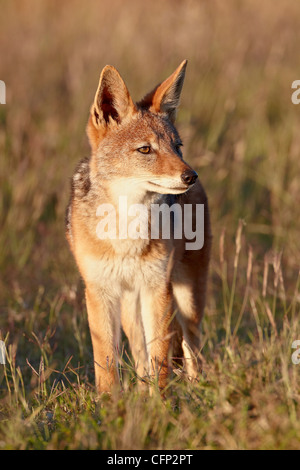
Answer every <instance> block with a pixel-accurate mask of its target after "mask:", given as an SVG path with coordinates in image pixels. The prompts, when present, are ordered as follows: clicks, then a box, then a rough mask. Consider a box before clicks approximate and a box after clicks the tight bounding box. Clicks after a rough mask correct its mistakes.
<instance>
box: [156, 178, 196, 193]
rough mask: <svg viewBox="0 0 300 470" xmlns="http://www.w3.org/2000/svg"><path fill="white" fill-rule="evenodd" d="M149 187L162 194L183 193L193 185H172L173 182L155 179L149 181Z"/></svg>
mask: <svg viewBox="0 0 300 470" xmlns="http://www.w3.org/2000/svg"><path fill="white" fill-rule="evenodd" d="M148 188H149V189H150V190H152V191H154V192H157V193H162V194H182V193H185V192H186V191H188V190H189V189H190V188H191V186H189V185H183V184H180V185H179V184H178V185H174V186H171V184H160V183H157V182H154V181H148Z"/></svg>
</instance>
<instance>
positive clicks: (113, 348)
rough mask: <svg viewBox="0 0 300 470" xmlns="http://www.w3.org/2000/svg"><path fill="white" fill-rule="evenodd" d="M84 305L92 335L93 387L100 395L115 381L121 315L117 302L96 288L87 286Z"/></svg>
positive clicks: (108, 389) (116, 377)
mask: <svg viewBox="0 0 300 470" xmlns="http://www.w3.org/2000/svg"><path fill="white" fill-rule="evenodd" d="M86 304H87V311H88V320H89V327H90V332H91V338H92V344H93V352H94V365H95V379H96V388H97V391H98V392H99V393H101V392H109V391H111V389H112V387H113V385H114V384H115V383H117V382H118V369H117V364H118V356H117V353H118V344H119V336H120V318H119V316H120V313H119V305H118V302H117V301H113V300H112V299H111V298H109V297H108V296H107V295H105V292H104V291H102V290H101V289H97V288H95V287H92V288H90V287H87V289H86Z"/></svg>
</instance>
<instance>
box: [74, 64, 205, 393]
mask: <svg viewBox="0 0 300 470" xmlns="http://www.w3.org/2000/svg"><path fill="white" fill-rule="evenodd" d="M185 69H186V61H184V62H182V64H181V65H180V66H179V67H178V68H177V69H176V70H175V72H174V73H173V74H172V75H171V76H170V77H169V78H168V79H167V80H165V81H164V82H162V83H161V84H160V85H158V86H157V87H156V88H155V89H154V90H153V91H152V92H150V93H149V94H148V95H146V97H145V98H144V99H143V100H141V101H140V102H139V103H137V104H134V103H133V101H132V99H131V97H130V94H129V92H128V90H127V87H126V85H125V83H124V82H123V80H122V78H121V77H120V75H119V73H118V72H117V71H116V70H115V69H114V67H111V66H106V67H105V68H104V69H103V71H102V73H101V76H100V81H99V86H98V89H97V92H96V96H95V100H94V103H93V105H92V107H91V115H90V118H89V121H88V126H87V134H88V137H89V140H90V143H91V148H92V155H91V157H90V159H85V160H83V161H82V162H80V164H79V166H78V168H77V170H76V171H75V173H74V176H73V181H72V195H71V200H70V204H69V207H68V211H67V238H68V241H69V244H70V247H71V250H72V252H73V254H74V257H75V260H76V262H77V265H78V268H79V271H80V273H81V275H82V277H83V280H84V282H85V285H86V303H87V310H88V319H89V326H90V331H91V337H92V343H93V351H94V364H95V375H96V386H97V389H98V391H99V392H103V391H110V390H111V388H112V386H113V385H114V384H115V383H117V381H118V374H117V362H118V354H119V337H120V328H121V323H122V327H123V329H124V331H125V334H126V335H127V337H128V339H129V343H130V346H131V350H132V355H133V357H134V360H135V364H136V368H137V373H138V376H140V377H143V376H148V377H149V376H153V377H156V378H157V379H158V385H159V387H160V388H163V387H165V385H166V379H167V373H168V368H169V364H170V361H169V359H170V358H169V354H170V346H171V343H172V345H173V355H175V357H178V359H180V358H181V357H182V355H184V364H185V368H186V372H187V374H188V376H189V377H191V378H197V376H198V374H199V371H200V361H199V347H200V339H199V326H200V322H201V319H202V315H203V310H204V305H205V294H206V282H207V271H208V264H209V255H210V245H211V234H210V222H209V212H208V205H207V198H206V195H205V192H204V190H203V188H202V186H201V184H200V182H199V180H197V181H196V182H195V183H194V184H193V185H191V186H188V185H187V183H185V182H184V181H183V179H182V175H183V174H184V173H185V172H186V171H191V168H190V166H189V165H188V164H187V163H186V162H184V160H183V159H182V155H181V151H180V148H179V145H180V144H181V141H180V137H179V135H178V132H177V130H176V128H175V127H174V121H175V115H176V110H177V107H178V104H179V97H180V92H181V88H182V84H183V80H184V74H185ZM145 146H147V147H148V146H149V147H150V149H151V150H150V152H149V154H146V155H144V154H142V153H140V152H139V151H138V149H140V148H141V147H145ZM120 196H126V197H127V200H128V204H133V203H134V204H144V205H145V206H146V207H147V208H148V209H149V214H150V206H151V204H152V203H158V204H162V203H166V204H168V205H169V206H170V205H172V204H173V203H175V202H176V203H178V204H181V205H184V204H192V205H193V206H195V205H196V204H204V205H205V234H204V246H203V248H202V249H200V250H194V251H191V250H190V251H189V250H186V249H185V242H186V240H185V239H184V238H183V239H174V237H173V236H171V237H170V239H166V240H165V239H162V238H159V239H158V240H156V239H155V240H154V239H151V238H150V236H149V237H148V239H147V238H146V239H135V240H133V239H130V238H128V239H118V238H117V239H116V240H109V239H105V240H102V239H99V238H98V236H97V233H96V228H97V224H98V221H99V217H97V215H96V213H97V207H98V206H99V204H106V203H107V204H112V205H113V206H114V207H115V209H116V214H117V220H118V218H119V217H122V213H120V214H119V213H118V200H119V197H120ZM117 226H118V223H117ZM118 235H119V234H118ZM149 235H150V219H149ZM174 313H176V316H175V317H174Z"/></svg>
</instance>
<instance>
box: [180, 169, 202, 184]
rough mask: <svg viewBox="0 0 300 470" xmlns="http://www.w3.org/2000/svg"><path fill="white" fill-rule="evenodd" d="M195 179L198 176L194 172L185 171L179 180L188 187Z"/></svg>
mask: <svg viewBox="0 0 300 470" xmlns="http://www.w3.org/2000/svg"><path fill="white" fill-rule="evenodd" d="M197 178H198V175H197V173H196V172H195V171H194V170H185V172H184V173H182V175H181V180H182V181H183V183H184V184H188V185H189V186H190V185H191V184H194V183H195V181H196V179H197Z"/></svg>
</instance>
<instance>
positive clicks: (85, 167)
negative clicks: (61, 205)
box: [65, 157, 91, 240]
mask: <svg viewBox="0 0 300 470" xmlns="http://www.w3.org/2000/svg"><path fill="white" fill-rule="evenodd" d="M90 188H91V181H90V157H85V158H83V159H82V160H80V162H79V163H78V165H77V167H76V169H75V171H74V174H73V176H72V179H71V196H70V200H69V204H68V207H67V210H66V218H65V224H66V234H67V238H68V239H69V240H71V239H72V230H71V228H72V227H71V223H72V207H73V203H74V201H81V200H83V199H84V198H86V197H87V195H88V193H89V191H90Z"/></svg>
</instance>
